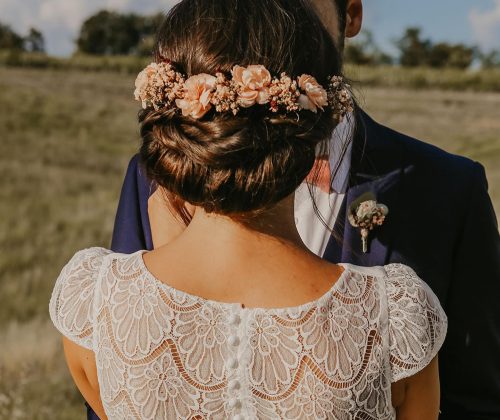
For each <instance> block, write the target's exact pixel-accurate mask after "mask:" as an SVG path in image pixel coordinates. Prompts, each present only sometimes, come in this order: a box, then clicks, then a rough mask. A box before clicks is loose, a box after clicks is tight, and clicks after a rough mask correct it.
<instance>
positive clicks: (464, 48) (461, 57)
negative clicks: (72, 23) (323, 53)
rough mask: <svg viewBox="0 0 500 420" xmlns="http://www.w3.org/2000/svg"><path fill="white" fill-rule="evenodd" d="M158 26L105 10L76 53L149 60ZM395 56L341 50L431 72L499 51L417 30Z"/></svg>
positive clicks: (487, 61)
mask: <svg viewBox="0 0 500 420" xmlns="http://www.w3.org/2000/svg"><path fill="white" fill-rule="evenodd" d="M161 20H162V14H161V13H158V14H155V15H152V16H141V15H137V14H134V13H127V14H124V13H118V12H113V11H108V10H101V11H100V12H98V13H96V14H94V15H92V16H90V17H89V18H87V19H86V20H85V21H84V22H83V24H82V26H81V28H80V32H79V35H78V38H77V39H76V48H77V52H79V53H84V54H92V55H106V56H113V55H135V56H148V55H150V54H151V52H152V49H153V44H154V37H155V34H156V31H157V28H158V26H159V25H160V22H161ZM395 46H396V48H397V50H398V56H397V57H393V56H391V55H389V54H387V53H386V52H384V51H382V50H381V49H380V48H379V46H378V45H377V43H376V42H375V39H374V37H373V34H372V33H371V32H369V31H364V32H362V33H361V35H360V36H358V37H356V38H355V39H354V40H351V41H349V42H348V43H347V45H346V50H345V60H346V62H348V63H354V64H364V65H371V66H376V65H396V64H400V65H401V66H403V67H434V68H446V67H447V68H458V69H467V68H469V67H470V66H471V65H472V64H473V63H476V62H479V63H480V64H481V66H482V67H483V68H492V67H500V51H489V52H487V53H484V52H482V51H481V50H480V49H479V48H477V47H475V46H470V45H465V44H451V43H447V42H439V43H434V42H433V41H431V40H430V39H427V38H424V37H423V35H422V31H421V29H420V28H416V27H411V28H407V29H406V30H405V32H404V34H403V35H402V36H401V37H400V38H399V39H397V40H396V41H395ZM2 49H4V50H21V51H27V52H45V40H44V37H43V34H42V33H41V32H40V31H39V30H37V29H36V28H31V29H30V30H29V32H28V34H26V35H25V36H22V35H19V34H17V33H16V32H14V31H13V30H12V29H11V28H10V27H9V26H8V25H4V24H2V23H0V50H2Z"/></svg>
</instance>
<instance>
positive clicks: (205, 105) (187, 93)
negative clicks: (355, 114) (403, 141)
mask: <svg viewBox="0 0 500 420" xmlns="http://www.w3.org/2000/svg"><path fill="white" fill-rule="evenodd" d="M231 75H232V78H230V79H229V78H227V77H226V75H224V74H223V73H221V72H217V73H216V74H215V76H212V75H210V74H206V73H201V74H197V75H193V76H191V77H189V78H186V77H185V75H183V74H182V73H180V72H178V71H176V70H175V68H174V66H173V65H172V63H171V62H170V61H168V60H167V61H164V62H160V63H151V64H149V65H148V66H147V67H146V68H145V69H144V70H142V71H141V72H140V73H139V75H138V76H137V79H136V81H135V87H136V89H135V92H134V96H135V99H136V100H138V101H141V102H142V107H143V108H144V109H146V108H148V107H153V108H154V109H155V110H158V109H160V108H172V109H173V108H178V109H180V110H181V111H182V115H184V116H190V117H192V118H195V119H199V118H201V117H203V116H204V115H205V114H206V113H207V112H208V111H210V110H211V109H212V108H214V109H215V111H216V112H219V113H223V112H232V113H233V115H236V114H238V112H239V111H240V109H241V108H249V107H251V106H254V105H266V106H269V110H270V111H271V112H273V113H278V112H282V113H287V112H297V111H300V110H308V111H312V112H315V113H316V112H318V110H321V111H323V110H324V108H325V107H331V109H332V110H333V114H334V118H336V119H337V120H338V121H339V122H340V121H342V119H343V118H344V116H345V115H346V114H347V113H349V112H352V111H353V100H352V97H351V94H350V91H349V88H350V86H349V85H348V84H346V83H345V82H344V79H343V78H342V77H341V76H332V77H330V78H329V80H328V86H327V88H326V89H325V88H324V87H323V86H321V85H320V84H319V83H318V82H317V81H316V79H315V78H314V77H313V76H310V75H308V74H303V75H301V76H300V77H298V78H297V79H296V80H293V79H292V78H291V77H290V76H288V75H287V74H286V73H281V75H280V76H279V78H278V77H275V78H273V77H272V76H271V73H269V71H268V70H267V69H266V68H265V67H264V66H262V65H250V66H248V67H241V66H238V65H236V66H234V67H233V69H232V70H231Z"/></svg>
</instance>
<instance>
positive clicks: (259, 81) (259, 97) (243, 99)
mask: <svg viewBox="0 0 500 420" xmlns="http://www.w3.org/2000/svg"><path fill="white" fill-rule="evenodd" d="M232 74H233V80H234V81H235V82H236V83H237V84H238V86H239V88H240V90H239V94H238V99H239V102H240V105H241V106H243V107H245V108H248V107H251V106H252V105H254V104H255V103H258V104H259V105H262V104H266V103H267V102H269V85H270V83H271V73H269V71H268V70H267V69H266V68H265V67H264V66H262V65H250V66H248V67H246V68H245V67H241V66H234V67H233V70H232Z"/></svg>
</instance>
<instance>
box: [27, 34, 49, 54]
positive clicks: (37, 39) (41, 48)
mask: <svg viewBox="0 0 500 420" xmlns="http://www.w3.org/2000/svg"><path fill="white" fill-rule="evenodd" d="M24 49H25V50H26V51H29V52H45V39H44V37H43V34H42V33H41V32H40V31H39V30H37V29H35V28H30V30H29V32H28V35H27V36H25V37H24Z"/></svg>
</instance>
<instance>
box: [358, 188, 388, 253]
mask: <svg viewBox="0 0 500 420" xmlns="http://www.w3.org/2000/svg"><path fill="white" fill-rule="evenodd" d="M388 214H389V208H388V207H387V206H386V205H385V204H381V203H377V199H376V198H375V195H374V194H372V193H366V194H363V195H362V196H361V197H359V198H358V199H357V200H355V201H353V202H352V204H351V205H350V207H349V215H348V219H349V223H350V224H351V226H353V227H357V228H360V229H361V240H362V242H363V252H364V253H365V254H366V253H367V252H368V234H369V233H370V231H372V230H373V229H375V227H376V226H382V224H383V223H384V221H385V218H386V216H387V215H388Z"/></svg>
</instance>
